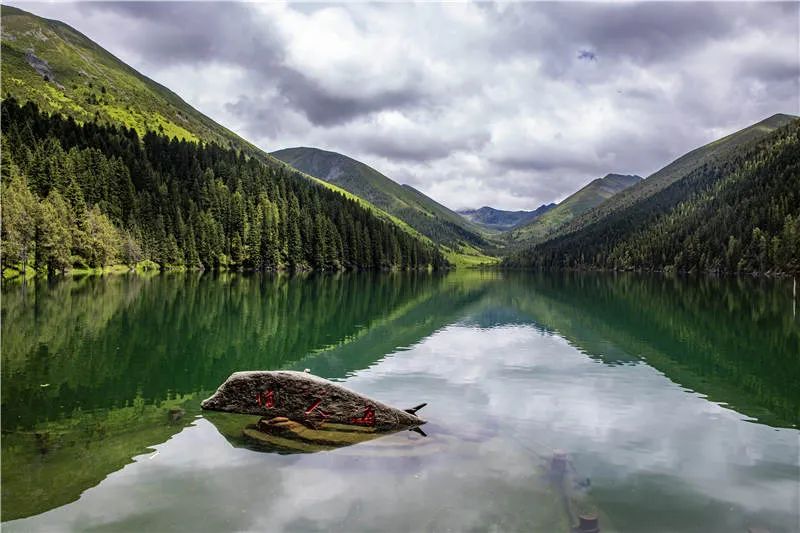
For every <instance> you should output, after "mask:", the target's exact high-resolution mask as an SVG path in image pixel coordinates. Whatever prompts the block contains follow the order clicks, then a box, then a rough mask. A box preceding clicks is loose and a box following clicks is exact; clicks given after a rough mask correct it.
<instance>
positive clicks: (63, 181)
mask: <svg viewBox="0 0 800 533" xmlns="http://www.w3.org/2000/svg"><path fill="white" fill-rule="evenodd" d="M2 154H3V165H2V172H3V175H2V187H3V190H2V196H3V227H2V255H3V258H4V268H20V269H25V268H26V267H28V266H33V267H34V268H35V269H36V270H37V271H40V272H47V273H48V275H53V274H58V273H60V272H63V271H65V270H66V269H68V268H71V267H79V268H80V267H84V268H87V267H88V268H94V267H101V266H105V265H111V264H116V263H124V264H126V265H130V266H133V265H136V264H142V263H143V262H144V263H143V264H149V265H151V266H152V267H153V268H161V269H163V268H171V267H187V268H202V269H211V270H215V269H220V268H234V269H246V270H261V271H270V270H280V269H288V270H294V271H303V270H317V271H337V270H389V269H419V268H433V269H439V268H444V267H446V266H447V261H446V259H444V257H443V256H442V254H441V253H440V252H439V250H438V249H437V248H435V247H434V246H433V245H431V244H429V243H426V242H423V241H422V240H420V239H417V238H416V237H414V236H413V235H411V234H409V233H407V232H405V231H403V230H402V229H400V228H399V227H398V226H396V225H394V224H391V223H389V222H387V221H384V220H382V219H380V218H378V217H377V216H375V215H374V214H373V213H372V212H370V211H369V210H368V209H366V208H364V207H363V206H361V205H360V204H359V203H358V202H357V201H355V200H352V199H349V198H346V197H345V196H343V195H342V194H340V193H338V192H336V191H332V190H329V189H326V188H324V187H322V186H319V185H317V184H315V183H313V182H311V181H310V180H308V179H306V178H304V177H302V176H300V175H299V174H296V173H293V172H291V171H289V170H287V169H284V168H282V167H279V166H277V165H268V164H265V163H264V162H263V161H261V160H259V159H257V158H254V157H247V156H245V155H243V154H242V153H240V152H237V151H236V150H233V149H229V148H223V147H221V146H219V145H216V144H213V143H212V144H197V143H193V142H189V141H184V140H180V141H179V140H177V139H174V138H173V139H170V138H168V137H166V136H164V135H159V134H157V133H153V132H148V133H146V134H145V135H144V136H143V137H141V138H140V137H139V135H138V134H137V133H136V131H135V130H133V129H128V128H125V127H117V126H110V125H105V124H99V123H96V122H86V123H84V124H79V123H77V122H76V121H74V120H73V119H72V118H64V117H61V116H59V115H55V114H54V115H47V114H45V113H43V112H41V111H40V110H39V109H38V108H37V107H36V105H35V104H33V103H30V102H29V103H26V104H25V105H20V104H19V103H18V102H17V101H16V100H14V99H13V98H6V99H5V100H4V101H3V102H2Z"/></svg>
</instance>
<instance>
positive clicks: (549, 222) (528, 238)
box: [507, 174, 642, 244]
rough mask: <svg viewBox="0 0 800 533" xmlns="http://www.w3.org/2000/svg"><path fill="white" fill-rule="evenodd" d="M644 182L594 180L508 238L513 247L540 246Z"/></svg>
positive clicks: (625, 178) (636, 178)
mask: <svg viewBox="0 0 800 533" xmlns="http://www.w3.org/2000/svg"><path fill="white" fill-rule="evenodd" d="M640 181H642V178H641V177H640V176H634V175H623V174H607V175H606V176H604V177H602V178H597V179H595V180H592V181H591V182H590V183H589V184H588V185H586V186H585V187H582V188H581V189H579V190H578V191H576V192H574V193H572V194H571V195H569V196H568V197H566V198H565V199H564V200H562V201H561V202H559V203H558V205H556V206H555V207H554V208H553V209H550V210H549V211H547V212H546V213H544V214H542V216H540V217H536V218H535V219H533V220H532V221H530V222H528V223H524V224H520V225H518V226H516V227H515V228H513V229H512V230H511V231H510V232H509V233H508V234H507V238H508V240H509V241H510V242H511V243H525V244H528V243H531V244H532V243H536V242H541V241H543V240H545V239H547V238H548V237H549V236H551V235H553V234H555V233H556V232H557V231H559V230H560V229H561V228H563V227H564V226H566V225H567V224H569V223H570V222H571V221H572V220H573V219H574V218H575V217H578V216H580V215H582V214H583V213H586V212H589V211H591V210H592V209H594V208H595V207H597V206H599V205H601V204H602V203H603V202H605V201H606V200H608V199H609V198H611V197H613V196H614V195H616V194H618V193H620V192H621V191H624V190H625V189H627V188H629V187H632V186H634V185H636V184H637V183H639V182H640Z"/></svg>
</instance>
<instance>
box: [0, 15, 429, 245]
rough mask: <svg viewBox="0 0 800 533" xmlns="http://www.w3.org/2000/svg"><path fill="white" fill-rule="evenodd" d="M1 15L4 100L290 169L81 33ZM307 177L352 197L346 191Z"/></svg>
mask: <svg viewBox="0 0 800 533" xmlns="http://www.w3.org/2000/svg"><path fill="white" fill-rule="evenodd" d="M0 14H2V21H3V33H2V58H3V59H2V95H3V97H6V96H7V95H11V96H13V97H14V98H16V99H17V100H18V101H20V102H22V103H24V102H27V101H32V102H34V103H36V104H37V106H38V107H39V108H40V109H41V110H42V111H45V112H47V113H54V112H57V113H61V114H63V115H67V116H71V117H72V118H74V119H75V120H76V121H78V122H79V123H83V122H86V121H93V120H94V121H98V122H100V123H108V124H118V125H125V126H126V127H129V128H133V129H135V130H136V132H137V133H138V134H139V135H140V136H143V135H144V133H145V132H147V131H154V132H157V133H160V134H163V135H166V136H168V137H177V138H178V139H185V140H189V141H198V140H199V141H203V142H215V143H217V144H219V145H221V146H223V147H230V148H233V149H235V150H239V151H242V152H244V153H246V154H247V155H249V156H252V157H256V158H258V159H260V160H262V161H263V162H265V163H266V164H268V165H274V166H281V167H283V166H285V163H283V162H281V161H277V160H276V159H274V158H273V157H271V156H270V155H269V154H267V153H266V152H264V151H263V150H261V149H260V148H258V147H256V146H254V145H252V144H250V143H249V142H248V141H246V140H245V139H242V138H241V137H239V136H238V135H236V134H235V133H233V132H231V131H230V130H228V129H227V128H225V127H224V126H222V125H220V124H218V123H217V122H215V121H213V120H212V119H210V118H209V117H207V116H205V115H204V114H202V113H201V112H199V111H197V110H196V109H194V108H193V107H192V106H190V105H189V104H187V103H186V102H184V101H183V100H182V99H181V98H180V97H179V96H178V95H177V94H175V93H173V92H172V91H170V90H169V89H167V88H166V87H164V86H163V85H160V84H158V83H157V82H155V81H153V80H151V79H150V78H148V77H146V76H144V75H142V74H140V73H139V72H137V71H136V70H134V69H133V68H131V67H130V66H128V65H126V64H125V63H123V62H122V61H120V60H119V59H118V58H116V57H115V56H114V55H112V54H110V53H109V52H108V51H107V50H105V49H103V48H102V47H100V46H99V45H97V44H96V43H94V42H93V41H92V40H91V39H89V38H88V37H86V36H85V35H83V34H82V33H80V32H78V31H77V30H75V29H74V28H72V27H70V26H68V25H66V24H64V23H62V22H59V21H56V20H49V19H44V18H41V17H37V16H36V15H33V14H31V13H28V12H26V11H23V10H21V9H17V8H14V7H9V6H1V7H0ZM290 170H294V169H290ZM306 177H307V178H309V179H312V181H315V182H316V183H319V184H321V185H323V186H325V187H327V188H329V189H332V190H335V191H337V192H340V193H345V191H344V189H341V188H338V187H335V186H332V185H330V184H327V183H325V182H324V181H320V180H316V179H313V178H312V177H311V176H306ZM346 196H348V197H350V198H351V199H356V200H357V201H358V202H359V203H361V204H362V206H363V207H365V208H367V209H369V210H370V211H372V212H373V214H374V215H376V216H378V217H379V218H381V219H383V220H385V221H390V222H392V223H394V224H398V225H400V226H401V228H402V229H403V230H404V231H406V232H408V233H411V234H412V235H414V236H416V237H420V236H421V235H420V234H419V233H417V232H416V231H414V230H413V229H412V228H410V227H409V226H408V225H406V224H404V223H402V221H400V220H399V219H398V218H396V217H393V216H391V215H389V214H388V213H386V212H384V211H383V210H381V209H379V208H377V207H375V206H374V205H372V204H370V203H369V202H368V201H365V200H363V199H357V198H355V197H353V196H350V195H347V194H346Z"/></svg>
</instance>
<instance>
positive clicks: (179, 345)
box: [2, 272, 800, 533]
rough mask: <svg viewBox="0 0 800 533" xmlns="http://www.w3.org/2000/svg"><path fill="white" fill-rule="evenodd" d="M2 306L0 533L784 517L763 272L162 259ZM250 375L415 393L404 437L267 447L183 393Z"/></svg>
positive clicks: (799, 394)
mask: <svg viewBox="0 0 800 533" xmlns="http://www.w3.org/2000/svg"><path fill="white" fill-rule="evenodd" d="M2 296H3V298H2V431H3V434H2V520H3V524H2V527H3V530H4V531H5V532H15V531H77V530H79V531H88V530H91V531H137V532H138V531H173V530H175V531H347V532H354V531H390V532H393V531H398V532H400V531H414V532H416V531H512V532H516V531H544V532H551V531H564V532H568V531H570V526H571V523H573V522H574V521H575V520H576V517H577V516H578V515H594V516H596V517H597V518H598V520H599V523H600V527H601V530H602V531H604V532H605V531H632V532H640V531H665V532H666V531H697V532H715V531H719V532H725V533H730V532H739V531H741V532H746V531H748V528H762V529H764V530H766V531H770V532H773V533H774V532H781V531H797V530H798V529H799V528H800V509H799V508H798V507H799V506H800V482H799V480H800V432H799V431H798V421H799V420H800V317H798V316H796V315H795V314H794V309H793V302H792V295H791V282H790V281H789V280H777V281H776V280H754V279H714V278H670V277H662V276H637V275H632V274H630V275H613V274H559V275H554V274H549V275H545V274H532V273H531V274H522V273H500V272H456V273H452V274H449V275H433V274H431V275H427V274H416V275H414V274H383V275H378V274H375V275H372V274H342V275H329V276H309V277H288V276H279V277H270V276H257V275H252V276H249V275H239V274H220V275H199V274H175V275H172V274H164V275H156V276H153V277H141V276H106V277H86V278H82V279H77V278H76V279H69V280H66V281H61V282H57V283H50V284H48V283H46V282H39V283H36V284H29V285H28V286H25V287H23V286H20V285H8V286H6V287H5V288H4V290H3V294H2ZM253 369H264V370H270V369H292V370H304V369H309V370H310V371H311V372H312V373H314V374H317V375H320V376H323V377H326V378H329V379H331V380H335V381H340V382H343V383H344V384H345V385H346V386H347V387H349V388H352V389H354V390H356V391H358V392H361V393H363V394H367V395H369V396H372V397H374V398H376V399H379V400H381V401H384V402H386V403H389V404H390V405H394V406H397V407H401V408H407V407H411V406H413V405H416V404H419V403H422V402H428V406H427V407H425V408H424V409H423V410H422V411H420V415H421V416H422V417H423V418H425V419H427V420H428V421H429V422H428V424H426V425H425V426H424V427H423V428H422V429H423V430H424V432H425V433H426V434H427V436H423V435H420V434H418V433H414V432H409V431H404V432H400V433H395V434H393V435H390V436H386V437H383V438H380V439H376V440H373V441H369V442H365V443H362V444H356V445H354V446H348V447H342V448H338V449H333V450H327V451H318V452H317V453H311V452H314V451H315V450H306V451H308V452H310V453H286V452H285V451H284V453H273V452H267V451H265V449H264V448H262V447H259V446H254V445H252V443H248V441H247V440H246V439H244V438H243V437H242V425H241V423H240V421H239V420H238V418H237V415H227V414H221V413H204V412H202V411H201V410H200V407H199V405H200V401H201V400H203V399H204V398H206V397H207V396H209V395H210V394H211V392H212V391H213V390H214V389H216V387H217V386H218V385H219V384H220V383H221V382H222V381H224V380H225V378H227V377H228V376H229V375H230V374H231V373H232V372H234V371H238V370H253ZM558 465H561V466H563V469H562V470H560V471H559V472H561V475H560V477H558V476H554V474H553V472H554V468H555V466H558ZM564 472H566V474H564Z"/></svg>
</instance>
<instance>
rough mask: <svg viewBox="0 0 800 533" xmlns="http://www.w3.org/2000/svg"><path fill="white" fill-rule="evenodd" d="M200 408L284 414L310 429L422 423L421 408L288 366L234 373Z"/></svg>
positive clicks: (271, 415)
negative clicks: (399, 404)
mask: <svg viewBox="0 0 800 533" xmlns="http://www.w3.org/2000/svg"><path fill="white" fill-rule="evenodd" d="M423 405H424V404H423ZM201 407H202V408H203V409H207V410H211V411H225V412H229V413H240V414H249V415H261V416H264V417H269V418H274V417H286V418H288V419H289V420H293V421H295V422H300V423H303V424H306V425H308V426H310V427H316V426H319V425H320V424H323V423H328V424H346V425H351V426H363V427H365V428H371V429H373V430H375V431H396V430H400V429H410V428H414V427H417V426H420V425H422V424H424V423H425V421H424V420H422V419H421V418H419V417H418V416H416V414H414V413H415V412H416V410H418V409H421V406H417V407H416V408H412V409H409V410H407V411H403V410H400V409H396V408H394V407H391V406H388V405H386V404H384V403H381V402H379V401H377V400H373V399H372V398H368V397H366V396H364V395H361V394H358V393H357V392H353V391H351V390H349V389H346V388H344V387H342V386H341V385H338V384H336V383H333V382H331V381H328V380H327V379H323V378H320V377H317V376H314V375H311V374H308V373H305V372H293V371H288V370H279V371H252V372H235V373H234V374H231V376H230V377H229V378H228V379H227V380H225V382H224V383H223V384H222V385H220V387H219V388H218V389H217V392H215V393H214V394H213V395H212V396H211V397H210V398H208V399H206V400H204V401H203V403H202V404H201Z"/></svg>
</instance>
